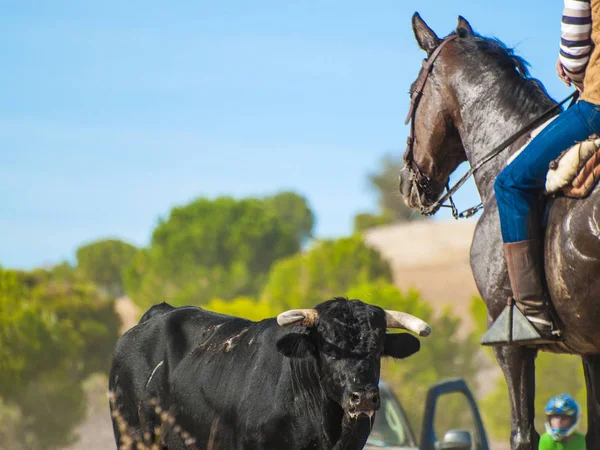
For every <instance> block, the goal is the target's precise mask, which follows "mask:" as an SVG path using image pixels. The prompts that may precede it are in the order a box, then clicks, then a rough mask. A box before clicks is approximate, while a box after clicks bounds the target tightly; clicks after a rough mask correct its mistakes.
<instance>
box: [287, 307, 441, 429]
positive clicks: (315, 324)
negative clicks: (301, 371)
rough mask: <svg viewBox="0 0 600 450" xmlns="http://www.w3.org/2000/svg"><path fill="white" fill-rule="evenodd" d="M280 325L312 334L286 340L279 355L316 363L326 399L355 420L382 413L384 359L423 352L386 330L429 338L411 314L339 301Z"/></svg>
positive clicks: (291, 315) (413, 341) (297, 313)
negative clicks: (381, 389) (397, 330)
mask: <svg viewBox="0 0 600 450" xmlns="http://www.w3.org/2000/svg"><path fill="white" fill-rule="evenodd" d="M277 322H278V323H279V325H280V326H297V327H305V328H307V329H308V331H307V332H298V333H289V334H286V335H285V336H284V337H283V338H281V339H280V340H279V341H278V342H277V349H278V350H279V351H280V352H281V353H283V354H284V355H286V356H288V357H291V358H306V357H309V358H315V359H316V362H317V367H318V370H319V372H320V373H319V374H318V376H319V379H320V380H321V383H320V384H321V385H322V387H323V389H324V390H325V391H326V395H327V396H328V397H329V398H330V399H331V400H332V401H334V402H335V403H337V404H339V405H340V406H341V407H342V408H343V409H344V411H345V414H346V415H347V416H348V418H350V419H352V420H354V419H357V418H358V417H360V416H362V415H365V416H368V417H372V416H373V413H374V412H375V411H376V410H377V409H379V406H380V399H379V388H378V385H379V374H380V369H381V358H382V357H384V356H389V357H392V358H406V357H408V356H410V355H412V354H414V353H416V352H417V351H419V348H420V342H419V340H418V339H417V338H416V337H414V336H412V335H410V334H408V333H400V334H387V333H386V328H402V329H407V330H411V331H414V332H416V333H417V334H419V335H421V336H427V335H428V334H429V333H430V329H429V326H428V325H427V324H426V323H425V322H423V321H422V320H420V319H418V318H416V317H414V316H411V315H409V314H406V313H401V312H397V311H385V310H383V309H381V308H379V307H377V306H373V305H368V304H366V303H363V302H361V301H360V300H346V299H339V298H338V299H333V300H330V301H328V302H325V303H322V304H320V305H318V306H317V307H316V308H315V309H300V310H298V309H296V310H291V311H286V312H284V313H282V314H280V315H279V316H278V317H277Z"/></svg>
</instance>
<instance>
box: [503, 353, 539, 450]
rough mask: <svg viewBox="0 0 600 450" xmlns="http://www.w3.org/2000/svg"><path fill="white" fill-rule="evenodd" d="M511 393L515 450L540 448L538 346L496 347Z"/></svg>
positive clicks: (511, 434) (512, 433)
mask: <svg viewBox="0 0 600 450" xmlns="http://www.w3.org/2000/svg"><path fill="white" fill-rule="evenodd" d="M494 353H495V354H496V359H497V360H498V364H500V368H501V369H502V372H504V378H505V379H506V384H507V386H508V395H509V397H510V412H511V414H510V416H511V433H510V443H511V448H512V450H537V448H538V441H539V438H540V436H539V434H538V433H537V432H536V431H535V427H534V423H533V422H534V416H535V407H534V400H535V358H536V356H537V350H535V349H530V348H525V347H507V346H501V347H494Z"/></svg>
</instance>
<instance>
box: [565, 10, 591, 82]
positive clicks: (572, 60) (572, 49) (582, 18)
mask: <svg viewBox="0 0 600 450" xmlns="http://www.w3.org/2000/svg"><path fill="white" fill-rule="evenodd" d="M592 49H593V44H592V11H591V9H590V0H565V8H564V11H563V16H562V24H561V39H560V62H561V63H562V65H563V67H564V68H565V72H566V74H567V76H568V77H569V78H570V79H571V80H572V81H573V82H574V83H576V84H581V83H582V81H583V78H584V75H585V69H586V67H587V63H588V61H589V60H590V55H591V53H592Z"/></svg>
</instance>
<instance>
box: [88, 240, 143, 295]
mask: <svg viewBox="0 0 600 450" xmlns="http://www.w3.org/2000/svg"><path fill="white" fill-rule="evenodd" d="M137 251H138V250H137V248H136V247H135V246H133V245H131V244H128V243H126V242H123V241H119V240H116V239H105V240H99V241H95V242H91V243H89V244H86V245H83V246H81V247H79V248H78V249H77V267H78V269H79V270H81V272H82V274H83V275H84V276H85V277H86V278H87V279H88V280H91V281H92V282H94V283H95V284H96V286H98V289H100V291H102V292H103V293H106V294H107V295H109V296H111V297H120V296H121V295H123V293H124V288H123V278H122V272H123V269H125V267H127V266H128V265H129V264H130V263H131V261H132V259H133V257H134V256H135V255H136V253H137Z"/></svg>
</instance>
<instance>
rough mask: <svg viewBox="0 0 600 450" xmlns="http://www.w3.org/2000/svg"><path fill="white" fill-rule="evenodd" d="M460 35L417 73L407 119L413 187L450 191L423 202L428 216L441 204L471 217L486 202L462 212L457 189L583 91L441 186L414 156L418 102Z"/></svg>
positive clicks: (457, 216)
mask: <svg viewBox="0 0 600 450" xmlns="http://www.w3.org/2000/svg"><path fill="white" fill-rule="evenodd" d="M456 37H457V36H456V34H451V35H450V36H448V37H446V38H445V39H444V40H443V41H442V42H441V43H440V45H438V46H437V47H436V49H435V50H434V51H433V53H432V54H431V56H429V58H427V59H424V60H423V62H422V67H421V70H420V71H419V76H418V77H417V81H416V82H415V88H414V90H413V91H412V92H411V96H410V109H409V110H408V115H407V116H406V121H405V122H404V124H405V125H408V124H409V123H410V135H409V136H408V139H407V140H406V152H405V153H404V163H405V168H406V169H407V170H408V172H409V173H410V176H411V182H412V183H413V188H416V189H417V192H418V193H421V192H422V193H425V194H427V193H435V192H439V191H441V190H443V189H444V188H445V189H446V193H445V194H444V195H443V196H442V197H440V198H439V199H438V200H436V201H435V202H434V203H432V204H431V205H429V206H424V205H423V204H421V206H420V209H421V214H422V215H424V216H432V215H434V214H435V213H436V212H437V211H438V210H439V209H440V208H451V209H452V217H454V218H455V219H457V220H458V219H467V218H469V217H471V216H473V215H474V214H476V213H477V212H478V211H479V210H480V209H482V208H483V202H481V203H479V204H478V205H476V206H473V207H472V208H469V209H466V210H465V211H462V212H459V211H458V209H457V208H456V205H455V204H454V201H453V200H452V195H453V194H455V193H456V191H458V190H459V189H460V187H461V186H462V185H463V184H465V182H466V181H467V180H468V179H469V178H470V177H471V176H472V175H474V174H475V172H477V170H479V168H480V167H481V166H483V165H484V164H485V163H487V162H488V161H491V160H492V159H494V158H495V157H496V156H498V155H499V154H500V153H501V152H502V151H503V150H505V149H506V148H508V147H509V146H510V145H512V144H514V143H515V142H516V141H517V140H518V139H519V138H520V137H522V136H523V135H525V134H526V133H528V132H530V131H532V130H534V129H535V128H536V127H538V126H539V125H541V124H542V123H544V122H545V121H546V120H547V119H548V118H549V117H550V116H551V115H552V114H553V113H554V112H556V111H557V110H559V109H560V108H561V107H562V105H564V104H565V103H566V102H567V101H569V100H572V101H571V104H570V105H569V108H570V107H571V106H572V105H573V104H574V103H575V102H576V101H577V98H578V96H579V92H578V91H575V92H573V93H572V94H570V95H569V96H568V97H567V98H565V99H564V100H563V101H561V102H560V103H557V104H555V105H553V106H551V107H550V108H548V109H547V110H546V111H544V112H543V113H542V114H541V115H540V116H538V117H536V118H535V119H533V120H532V121H530V122H529V123H528V124H527V125H525V126H524V127H523V128H522V129H520V130H519V131H517V132H516V133H515V134H513V135H512V136H510V137H509V138H508V139H506V140H504V141H503V142H502V143H500V144H499V145H498V146H497V147H495V148H494V149H493V150H492V151H490V152H489V153H488V154H487V155H485V156H484V157H483V158H482V159H481V161H479V162H478V163H477V164H474V165H472V166H471V169H470V170H469V171H468V172H467V173H466V174H465V175H464V176H463V177H462V178H461V179H460V180H458V181H457V182H456V183H455V184H454V186H452V187H451V188H450V187H449V184H448V183H446V185H445V186H444V187H441V186H440V183H439V182H438V181H436V180H434V179H432V178H431V177H429V176H428V175H427V174H425V173H424V172H423V171H422V170H421V169H420V167H419V166H418V164H417V163H416V162H415V160H414V155H413V152H414V144H415V116H416V113H417V106H418V105H419V102H420V100H421V97H422V96H423V90H424V89H425V85H426V83H427V79H428V78H429V75H430V74H431V71H432V70H433V65H434V63H435V60H436V59H437V57H438V56H439V55H440V53H441V51H442V50H443V48H444V47H445V46H446V44H448V43H449V42H451V41H453V40H455V39H456ZM418 198H419V202H420V201H421V196H420V195H418ZM446 201H449V203H450V204H449V205H446V204H445V203H446Z"/></svg>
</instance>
